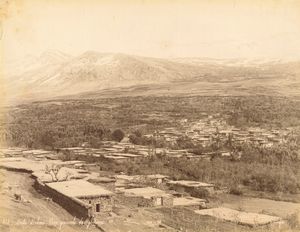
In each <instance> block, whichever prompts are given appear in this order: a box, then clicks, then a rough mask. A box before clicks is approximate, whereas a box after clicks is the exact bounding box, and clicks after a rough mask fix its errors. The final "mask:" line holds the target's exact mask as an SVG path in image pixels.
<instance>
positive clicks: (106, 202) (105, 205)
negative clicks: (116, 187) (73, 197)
mask: <svg viewBox="0 0 300 232" xmlns="http://www.w3.org/2000/svg"><path fill="white" fill-rule="evenodd" d="M80 200H81V201H83V202H84V203H85V204H88V205H91V207H92V214H93V215H96V214H103V213H109V212H111V211H112V210H113V206H114V198H113V196H98V197H81V198H80ZM96 204H100V212H98V213H97V212H96Z"/></svg>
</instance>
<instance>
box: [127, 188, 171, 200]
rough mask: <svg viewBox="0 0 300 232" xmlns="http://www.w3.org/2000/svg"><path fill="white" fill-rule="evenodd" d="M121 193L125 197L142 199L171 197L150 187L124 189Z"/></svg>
mask: <svg viewBox="0 0 300 232" xmlns="http://www.w3.org/2000/svg"><path fill="white" fill-rule="evenodd" d="M122 192H124V193H125V194H126V195H132V196H140V197H144V198H151V197H161V196H171V195H170V194H168V193H166V192H164V191H162V190H160V189H157V188H152V187H146V188H132V189H124V190H122Z"/></svg>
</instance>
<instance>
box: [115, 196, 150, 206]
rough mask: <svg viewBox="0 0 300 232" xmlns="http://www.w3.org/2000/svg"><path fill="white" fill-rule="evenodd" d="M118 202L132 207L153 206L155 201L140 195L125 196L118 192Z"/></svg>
mask: <svg viewBox="0 0 300 232" xmlns="http://www.w3.org/2000/svg"><path fill="white" fill-rule="evenodd" d="M117 198H118V199H117V200H118V202H119V203H121V204H126V205H128V206H132V207H151V206H154V201H153V200H151V199H146V198H143V197H139V196H125V195H124V194H118V197H117Z"/></svg>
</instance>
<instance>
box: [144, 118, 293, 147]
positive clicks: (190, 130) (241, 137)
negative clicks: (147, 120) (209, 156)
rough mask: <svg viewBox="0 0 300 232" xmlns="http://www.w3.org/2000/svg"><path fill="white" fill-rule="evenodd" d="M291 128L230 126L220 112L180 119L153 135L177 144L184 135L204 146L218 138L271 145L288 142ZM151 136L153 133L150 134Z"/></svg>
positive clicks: (223, 140)
mask: <svg viewBox="0 0 300 232" xmlns="http://www.w3.org/2000/svg"><path fill="white" fill-rule="evenodd" d="M291 130H292V129H291V128H287V129H274V130H266V129H262V128H259V127H255V128H247V129H244V130H243V129H239V128H236V127H234V126H229V125H228V124H227V123H226V121H225V120H224V119H223V118H222V117H220V115H219V114H216V115H209V116H206V117H204V118H202V119H200V120H198V121H196V122H188V120H187V119H185V120H181V121H180V126H178V127H170V128H165V129H164V130H161V131H158V132H156V133H155V135H153V136H156V137H157V136H158V137H160V138H163V139H164V140H165V141H166V142H167V143H170V144H176V142H177V140H178V139H179V138H180V137H182V136H187V137H189V138H190V139H191V141H193V142H194V143H195V144H201V145H202V146H203V147H206V146H209V145H211V144H212V143H213V142H215V141H216V140H219V141H220V142H226V141H228V139H229V137H230V139H231V140H232V142H239V143H243V142H247V143H255V144H257V145H261V146H265V147H271V146H273V145H274V144H281V143H285V142H286V139H285V138H286V136H287V135H288V134H290V133H291ZM148 136H151V135H148Z"/></svg>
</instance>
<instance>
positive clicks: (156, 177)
mask: <svg viewBox="0 0 300 232" xmlns="http://www.w3.org/2000/svg"><path fill="white" fill-rule="evenodd" d="M146 178H147V179H149V180H151V181H154V182H155V183H157V184H161V183H163V182H165V180H166V179H167V178H168V176H165V175H161V174H154V175H147V176H146Z"/></svg>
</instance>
